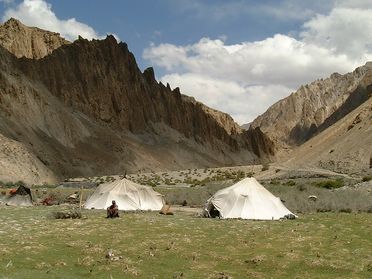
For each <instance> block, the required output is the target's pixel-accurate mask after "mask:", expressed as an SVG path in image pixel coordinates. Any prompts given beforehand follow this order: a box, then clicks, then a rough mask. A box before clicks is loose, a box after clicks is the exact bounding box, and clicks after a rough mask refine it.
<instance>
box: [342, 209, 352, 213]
mask: <svg viewBox="0 0 372 279" xmlns="http://www.w3.org/2000/svg"><path fill="white" fill-rule="evenodd" d="M339 212H343V213H351V212H352V210H351V208H341V209H340V210H339Z"/></svg>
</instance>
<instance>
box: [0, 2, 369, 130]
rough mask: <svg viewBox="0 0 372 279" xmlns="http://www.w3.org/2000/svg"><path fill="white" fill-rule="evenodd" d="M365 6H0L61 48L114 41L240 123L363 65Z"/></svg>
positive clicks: (1, 12) (143, 65) (142, 63)
mask: <svg viewBox="0 0 372 279" xmlns="http://www.w3.org/2000/svg"><path fill="white" fill-rule="evenodd" d="M371 8H372V0H329V1H323V0H314V1H300V0H271V1H268V0H266V1H265V0H256V1H253V0H252V1H248V0H247V1H243V0H236V1H235V0H230V1H228V0H214V1H212V0H205V1H202V0H158V1H156V0H154V1H144V0H136V1H134V0H133V1H115V0H106V1H102V0H100V1H99V0H89V1H76V0H63V1H56V0H14V1H12V0H0V15H1V18H2V21H5V20H6V19H8V18H9V17H10V16H13V17H16V18H18V19H20V20H21V21H22V22H24V23H25V24H26V25H32V26H38V27H40V28H44V29H49V30H52V31H57V32H60V33H61V34H62V35H63V36H65V37H66V38H67V39H70V40H73V39H74V38H76V36H77V34H82V35H83V37H87V38H93V37H96V38H102V37H104V36H105V34H106V33H113V34H115V35H116V36H117V37H118V38H120V40H122V41H125V42H126V43H127V44H128V45H129V48H130V50H131V51H132V52H133V53H134V54H135V56H136V59H137V61H138V64H139V66H140V68H141V69H142V70H143V69H145V68H146V67H148V66H153V67H154V68H155V72H156V76H157V78H158V79H159V80H161V81H163V82H169V83H170V84H171V86H172V87H175V86H179V87H180V88H181V91H182V92H183V93H184V94H187V95H192V96H194V97H195V98H196V99H197V100H200V101H202V102H204V103H206V104H207V105H209V106H211V107H213V108H216V109H219V110H222V111H225V112H228V113H230V114H231V115H232V116H233V117H234V119H235V120H236V121H238V122H239V123H246V122H249V121H252V120H253V119H254V118H255V117H256V116H257V115H259V114H260V113H263V112H264V111H265V110H266V109H267V108H268V107H269V106H270V105H271V104H273V103H274V102H276V101H277V100H279V99H281V98H283V97H285V96H287V95H289V94H290V93H291V92H293V91H294V90H296V88H298V87H299V86H300V85H301V84H304V83H308V82H311V81H313V80H315V79H317V78H322V77H327V76H328V75H330V74H331V73H333V72H340V73H345V72H347V71H351V70H353V69H354V68H355V67H356V66H358V65H362V64H364V63H365V62H366V61H368V60H369V59H370V58H371V57H372V55H371V54H372V50H371V46H372V35H371V34H372V10H371ZM350 38H353V41H352V42H350Z"/></svg>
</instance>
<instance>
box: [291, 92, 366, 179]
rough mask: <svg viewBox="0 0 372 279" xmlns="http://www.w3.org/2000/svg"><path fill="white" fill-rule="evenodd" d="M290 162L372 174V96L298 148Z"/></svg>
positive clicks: (343, 171) (337, 170) (344, 171)
mask: <svg viewBox="0 0 372 279" xmlns="http://www.w3.org/2000/svg"><path fill="white" fill-rule="evenodd" d="M286 164H287V165H289V166H292V167H306V166H307V167H319V168H324V169H330V170H332V171H336V172H342V173H351V174H353V173H354V174H361V175H367V173H370V174H372V98H369V99H368V100H367V101H366V102H364V103H363V104H362V105H361V106H359V107H358V108H357V109H355V110H353V111H352V112H351V113H349V114H347V115H346V116H345V117H343V118H342V119H340V120H339V121H337V122H336V123H335V124H333V125H332V126H330V127H329V128H327V129H325V130H324V131H322V132H321V133H320V134H318V135H316V136H314V137H313V138H311V139H310V140H309V141H307V142H306V143H304V144H303V145H301V146H300V147H298V148H296V149H295V150H294V152H293V153H292V154H291V158H290V159H289V160H288V161H287V162H286Z"/></svg>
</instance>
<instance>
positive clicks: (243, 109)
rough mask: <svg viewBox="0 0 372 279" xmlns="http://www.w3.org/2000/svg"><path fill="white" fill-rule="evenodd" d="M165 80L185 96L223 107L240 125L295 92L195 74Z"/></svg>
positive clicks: (180, 75) (277, 86) (170, 76)
mask: <svg viewBox="0 0 372 279" xmlns="http://www.w3.org/2000/svg"><path fill="white" fill-rule="evenodd" d="M161 81H162V82H163V83H167V82H169V83H170V84H172V85H177V86H179V87H180V88H182V92H183V93H184V94H187V95H192V96H193V97H195V98H196V99H197V100H198V101H200V102H202V103H204V104H208V105H209V106H211V107H213V108H220V109H221V108H223V109H221V110H223V111H224V112H227V113H229V114H230V115H231V116H232V117H233V118H234V119H235V120H236V121H238V122H239V123H246V122H247V120H249V119H253V118H254V117H256V116H257V115H258V114H261V113H263V112H264V111H265V110H266V109H267V107H268V106H269V105H271V104H272V102H276V101H278V100H280V99H281V98H283V97H285V96H286V95H287V94H288V92H290V91H291V89H290V88H288V87H285V86H282V85H267V86H262V85H251V86H244V85H242V84H239V83H238V82H234V81H230V80H221V79H215V78H211V77H209V76H203V75H200V74H191V73H187V74H170V75H166V76H164V77H162V79H161Z"/></svg>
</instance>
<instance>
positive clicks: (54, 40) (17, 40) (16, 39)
mask: <svg viewBox="0 0 372 279" xmlns="http://www.w3.org/2000/svg"><path fill="white" fill-rule="evenodd" d="M69 43H70V42H69V41H67V40H65V39H64V38H62V37H61V36H60V34H59V33H55V32H50V31H46V30H43V29H40V28H37V27H28V26H26V25H24V24H23V23H22V22H21V21H19V20H18V19H15V18H10V19H9V20H7V21H6V22H5V23H4V24H0V46H2V47H4V48H5V49H7V50H8V51H9V52H11V53H12V54H14V55H15V56H16V57H19V58H20V57H26V58H31V59H40V58H43V57H44V56H47V55H48V54H50V53H51V52H52V51H53V50H55V49H57V48H59V47H61V46H63V45H66V44H69Z"/></svg>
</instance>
